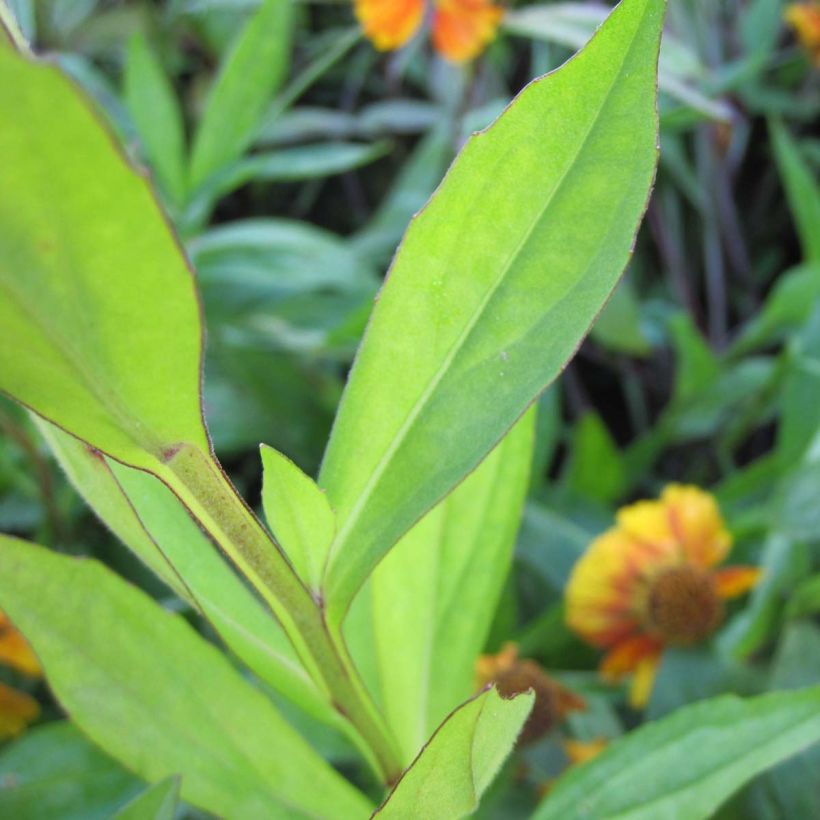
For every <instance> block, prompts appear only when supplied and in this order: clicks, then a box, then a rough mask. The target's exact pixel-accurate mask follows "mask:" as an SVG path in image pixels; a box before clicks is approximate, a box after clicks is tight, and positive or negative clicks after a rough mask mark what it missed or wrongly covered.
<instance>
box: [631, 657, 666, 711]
mask: <svg viewBox="0 0 820 820" xmlns="http://www.w3.org/2000/svg"><path fill="white" fill-rule="evenodd" d="M659 664H660V655H653V656H649V657H645V658H643V659H642V660H641V662H640V663H639V664H638V666H637V668H636V669H635V675H634V676H633V678H632V685H631V686H630V687H629V704H630V706H632V707H633V708H634V709H643V707H644V706H646V704H647V703H649V697H650V695H651V694H652V688H653V687H654V685H655V678H657V676H658V666H659Z"/></svg>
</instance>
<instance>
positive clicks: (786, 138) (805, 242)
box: [769, 120, 820, 263]
mask: <svg viewBox="0 0 820 820" xmlns="http://www.w3.org/2000/svg"><path fill="white" fill-rule="evenodd" d="M769 130H770V131H771V135H772V144H773V146H774V156H775V159H776V160H777V167H778V169H779V171H780V176H781V178H782V180H783V186H784V188H785V189H786V197H787V199H788V201H789V207H790V208H791V212H792V216H793V217H794V221H795V226H796V228H797V233H798V235H799V237H800V244H801V245H802V246H803V257H804V260H805V261H806V262H816V263H820V229H818V226H819V225H820V184H818V181H817V176H816V174H815V173H814V171H813V170H812V168H811V167H810V166H809V165H808V163H807V162H806V161H805V160H804V159H803V157H802V156H801V154H800V150H799V149H798V147H797V145H796V143H795V141H794V139H792V137H791V136H790V134H789V132H788V131H787V130H786V127H785V126H784V125H783V123H782V122H779V121H777V120H772V122H771V123H770V125H769Z"/></svg>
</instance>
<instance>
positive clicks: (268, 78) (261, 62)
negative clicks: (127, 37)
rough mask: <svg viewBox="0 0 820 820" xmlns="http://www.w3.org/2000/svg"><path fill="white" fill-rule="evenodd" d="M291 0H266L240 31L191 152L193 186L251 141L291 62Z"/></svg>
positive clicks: (224, 62)
mask: <svg viewBox="0 0 820 820" xmlns="http://www.w3.org/2000/svg"><path fill="white" fill-rule="evenodd" d="M291 16H292V8H291V2H290V0H264V2H263V3H262V5H261V6H260V7H259V10H258V11H257V12H256V13H255V14H254V15H253V17H252V18H251V19H250V20H249V21H248V22H247V24H246V25H245V27H244V28H243V30H242V31H241V32H240V34H239V36H238V38H237V40H236V43H235V44H234V46H233V48H232V49H231V51H230V52H229V53H228V55H227V57H225V59H224V61H223V64H222V66H221V67H220V71H219V76H218V77H217V78H216V81H215V82H214V86H213V88H212V89H211V93H210V95H209V97H208V102H207V105H206V108H205V113H204V114H203V116H202V121H201V122H200V124H199V128H198V130H197V132H196V137H195V138H194V146H193V150H192V154H191V168H190V182H191V188H192V189H196V188H198V187H199V186H200V185H201V184H202V182H204V181H205V179H207V178H208V177H209V176H210V175H211V174H212V173H214V172H215V171H218V170H219V169H220V168H224V167H225V166H226V165H228V164H230V163H231V162H233V161H234V160H235V159H237V158H238V157H239V156H240V155H241V154H242V152H243V151H244V150H245V149H246V148H247V147H248V145H250V143H251V142H252V141H253V138H254V136H255V133H256V129H257V128H258V127H259V123H260V120H261V118H262V114H263V113H264V111H265V107H266V106H267V104H268V102H269V101H270V98H271V97H272V96H273V94H274V93H276V91H277V89H278V88H279V87H280V85H281V84H282V82H283V80H284V79H285V76H286V74H287V71H288V67H289V62H290V41H291V25H292V23H291Z"/></svg>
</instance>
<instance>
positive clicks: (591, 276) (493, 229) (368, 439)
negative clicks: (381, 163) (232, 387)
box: [320, 0, 664, 622]
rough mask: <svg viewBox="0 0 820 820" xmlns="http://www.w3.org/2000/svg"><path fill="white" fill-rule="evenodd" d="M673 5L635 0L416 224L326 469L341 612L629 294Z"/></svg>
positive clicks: (481, 143) (370, 334)
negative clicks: (615, 300)
mask: <svg viewBox="0 0 820 820" xmlns="http://www.w3.org/2000/svg"><path fill="white" fill-rule="evenodd" d="M663 14H664V3H663V0H624V1H623V2H622V3H621V5H620V6H619V7H618V8H617V9H616V10H615V11H614V12H613V13H612V15H611V17H610V18H609V19H608V20H607V22H606V23H605V24H604V25H603V26H602V28H601V29H600V31H599V32H598V33H597V34H596V35H595V37H594V38H593V39H592V41H591V42H590V43H589V45H588V46H587V47H586V48H585V49H584V50H582V51H581V52H580V53H579V54H578V55H576V57H575V58H573V59H572V60H570V61H569V62H568V63H567V64H566V65H565V66H564V67H563V68H561V69H560V70H559V71H557V72H555V73H553V74H551V75H549V76H547V77H545V78H544V79H541V80H538V81H536V82H534V83H532V84H531V85H529V86H528V87H527V88H526V89H525V90H524V91H523V92H522V93H521V94H520V95H519V97H518V98H517V99H516V101H515V102H513V104H512V105H511V106H510V107H509V109H508V110H507V112H506V113H505V114H504V115H503V116H502V117H501V118H500V119H499V120H498V121H497V122H496V123H495V124H494V125H493V126H492V127H491V128H490V129H488V130H487V131H486V132H484V133H482V134H479V135H477V136H475V137H473V138H472V139H471V140H470V142H469V143H468V144H467V146H466V147H465V148H464V150H463V151H462V153H461V155H460V156H459V158H458V159H457V160H456V162H455V164H454V165H453V167H452V168H451V170H450V172H449V174H448V175H447V177H446V179H445V181H444V183H443V184H442V185H441V187H440V188H439V190H438V192H437V194H436V195H435V196H434V197H433V199H432V200H431V201H430V203H429V204H428V206H427V207H426V209H425V210H423V211H422V212H421V214H420V215H419V216H417V217H416V218H415V220H414V221H413V223H412V225H411V227H410V229H409V231H408V233H407V235H406V236H405V239H404V241H403V243H402V245H401V248H400V250H399V252H398V255H397V257H396V259H395V261H394V263H393V267H392V270H391V273H390V276H389V278H388V280H387V283H386V285H385V287H384V289H383V291H382V293H381V296H380V298H379V301H378V304H377V306H376V308H375V310H374V312H373V315H372V318H371V321H370V325H369V328H368V331H367V335H366V337H365V341H364V343H363V345H362V347H361V350H360V351H359V355H358V358H357V361H356V364H355V366H354V368H353V371H352V373H351V377H350V380H349V383H348V387H347V390H346V393H345V397H344V399H343V402H342V406H341V408H340V411H339V415H338V417H337V420H336V424H335V427H334V430H333V435H332V437H331V441H330V443H329V446H328V451H327V454H326V457H325V462H324V465H323V469H322V474H321V480H320V484H321V485H322V486H324V487H325V488H326V489H327V490H328V495H329V498H330V502H331V505H332V506H333V508H334V509H335V510H336V512H337V517H338V526H339V530H338V534H337V536H336V539H335V540H334V545H333V547H332V550H331V555H330V561H329V571H328V576H327V581H326V587H327V588H326V599H327V601H328V607H329V610H328V611H329V618H330V620H331V622H333V621H339V620H341V617H342V616H343V613H344V611H345V610H346V608H347V606H348V604H349V602H350V600H351V599H352V597H353V595H354V593H355V591H356V590H357V589H358V587H359V586H360V584H361V583H362V581H363V580H364V579H365V578H366V577H367V575H368V574H369V573H370V571H371V570H372V569H373V567H374V566H375V565H376V564H377V563H378V561H379V559H380V558H381V557H382V556H383V555H384V554H385V552H386V551H387V550H388V549H389V548H390V547H391V546H392V545H393V544H394V543H395V542H396V541H397V540H398V538H399V537H401V535H403V534H404V533H405V532H406V531H407V530H408V529H409V527H410V526H411V525H412V524H414V523H415V522H416V521H417V520H418V519H419V518H420V517H421V516H422V515H423V514H424V513H425V512H426V511H427V510H429V509H430V508H431V507H432V506H433V505H434V504H435V503H436V502H437V501H438V500H439V499H440V498H441V497H442V496H443V495H445V494H446V493H447V492H448V491H450V490H451V489H452V488H453V487H454V486H455V485H456V484H457V483H458V482H459V481H460V480H461V479H462V478H463V477H464V476H465V475H466V474H467V473H468V472H470V471H471V470H472V469H474V468H475V467H476V465H477V464H478V463H479V462H480V461H481V459H482V458H484V456H486V454H487V453H488V452H489V451H490V449H491V448H492V447H493V445H494V444H496V443H497V442H498V441H499V440H500V438H501V437H502V436H503V434H504V433H505V432H506V431H507V430H508V429H509V428H510V427H511V426H512V424H513V423H514V422H515V420H516V419H517V418H518V417H519V416H520V415H521V414H522V413H523V411H524V410H525V409H526V407H527V406H528V405H529V404H530V403H531V402H532V401H533V400H534V399H535V398H536V397H537V395H538V394H539V392H541V391H542V390H543V389H544V388H545V387H546V385H547V384H549V383H550V382H551V381H552V380H553V379H554V378H555V377H556V376H557V375H558V373H559V372H560V370H561V368H562V367H563V366H564V364H565V363H566V361H567V360H568V359H569V357H570V356H571V355H572V354H573V352H574V351H575V349H576V348H577V346H578V344H579V343H580V341H581V339H582V338H583V336H584V334H585V333H586V332H587V330H588V329H589V326H590V324H591V323H592V321H593V319H594V317H595V316H596V314H597V313H598V312H599V311H600V309H601V307H602V306H603V304H604V302H605V301H606V299H607V297H608V296H609V294H610V292H611V291H612V289H613V288H614V287H615V285H616V283H617V281H618V278H619V276H620V274H621V272H622V271H623V268H624V266H625V264H626V262H627V260H628V258H629V254H630V250H631V247H632V243H633V241H634V236H635V231H636V230H637V227H638V224H639V222H640V220H641V216H642V214H643V212H644V210H645V208H646V201H647V196H648V193H649V189H650V186H651V184H652V180H653V176H654V172H655V165H656V161H657V114H656V107H655V104H656V92H657V88H656V67H657V55H658V44H659V39H660V32H661V26H662V21H663ZM613 169H617V173H614V172H613Z"/></svg>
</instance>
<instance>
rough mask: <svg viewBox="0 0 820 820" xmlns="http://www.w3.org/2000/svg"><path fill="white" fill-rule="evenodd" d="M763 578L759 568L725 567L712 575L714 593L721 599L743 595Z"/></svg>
mask: <svg viewBox="0 0 820 820" xmlns="http://www.w3.org/2000/svg"><path fill="white" fill-rule="evenodd" d="M762 576H763V570H762V569H760V568H759V567H725V568H724V569H719V570H717V571H716V572H714V573H712V580H713V581H714V582H715V591H716V592H717V594H718V595H719V596H720V597H721V598H738V597H740V596H741V595H745V594H746V593H747V592H748V591H749V590H750V589H752V587H754V586H755V585H756V584H757V582H758V581H759V580H760V579H761V577H762Z"/></svg>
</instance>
